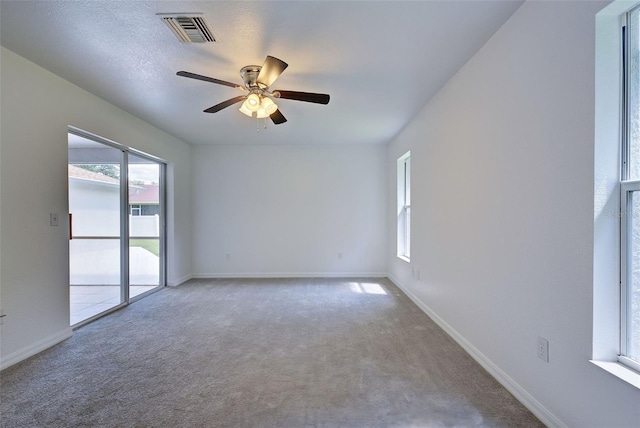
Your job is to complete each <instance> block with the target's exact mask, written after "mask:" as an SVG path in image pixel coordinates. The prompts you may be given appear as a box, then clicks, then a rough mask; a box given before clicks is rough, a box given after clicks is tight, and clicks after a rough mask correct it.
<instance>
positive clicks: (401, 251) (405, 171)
mask: <svg viewBox="0 0 640 428" xmlns="http://www.w3.org/2000/svg"><path fill="white" fill-rule="evenodd" d="M397 197H398V205H397V207H398V209H397V219H398V224H397V246H396V256H397V257H398V258H399V259H401V260H404V261H405V262H410V261H411V223H410V222H411V217H409V226H408V227H407V225H406V219H407V211H409V212H410V210H411V151H408V152H407V153H405V154H404V155H402V156H400V157H399V158H398V162H397ZM407 199H409V203H408V204H407V203H406V202H407ZM410 215H411V214H409V216H410Z"/></svg>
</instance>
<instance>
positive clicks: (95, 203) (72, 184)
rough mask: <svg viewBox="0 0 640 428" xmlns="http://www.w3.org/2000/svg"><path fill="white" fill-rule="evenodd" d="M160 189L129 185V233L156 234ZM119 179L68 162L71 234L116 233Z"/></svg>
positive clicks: (108, 234)
mask: <svg viewBox="0 0 640 428" xmlns="http://www.w3.org/2000/svg"><path fill="white" fill-rule="evenodd" d="M159 195H160V189H159V186H158V185H157V184H130V185H129V215H130V219H129V228H130V235H131V236H154V237H156V236H159V225H160V218H159V216H160V196H159ZM119 207H120V180H119V179H117V178H113V177H110V176H108V175H105V174H101V173H99V172H94V171H89V170H87V169H84V168H81V167H78V166H76V165H72V164H70V165H69V212H70V213H71V214H72V218H73V229H72V230H73V235H74V236H119V234H120V212H119Z"/></svg>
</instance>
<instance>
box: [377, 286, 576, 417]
mask: <svg viewBox="0 0 640 428" xmlns="http://www.w3.org/2000/svg"><path fill="white" fill-rule="evenodd" d="M387 277H388V278H389V279H390V280H391V282H393V283H394V284H395V285H396V286H397V287H398V288H399V289H400V290H401V291H402V292H403V293H404V294H405V295H406V296H407V297H409V299H411V300H412V301H413V303H415V304H416V305H417V306H418V307H419V308H420V309H421V310H422V311H423V312H424V313H426V314H427V315H428V316H429V318H431V319H432V320H433V321H434V322H435V323H436V324H438V326H440V328H442V329H443V330H444V331H445V332H446V333H447V334H448V335H449V336H451V338H453V340H455V341H456V342H457V343H458V345H460V346H461V347H462V348H463V349H464V350H465V351H466V352H467V353H468V354H469V355H470V356H471V357H472V358H473V359H474V360H476V361H477V362H478V363H479V364H480V365H481V366H482V367H483V368H484V369H485V370H486V371H487V372H489V374H490V375H491V376H493V377H494V378H495V379H496V380H497V381H498V382H499V383H500V384H501V385H502V386H504V387H505V388H506V389H507V391H509V392H510V393H511V394H512V395H513V396H514V397H516V399H517V400H518V401H520V402H521V403H522V404H523V405H524V406H525V407H526V408H527V409H529V410H530V411H531V413H533V414H534V415H535V416H536V417H537V418H538V419H540V420H541V421H542V423H544V424H545V425H546V426H548V427H554V428H568V426H567V425H566V424H565V423H563V422H562V421H561V420H560V419H558V417H557V416H556V415H554V414H553V413H551V412H550V411H549V409H547V408H546V407H544V406H543V405H542V404H541V403H540V402H539V401H538V400H536V399H535V398H534V397H533V396H532V395H531V394H529V393H528V392H527V391H526V390H525V389H524V388H522V386H520V385H519V384H518V383H517V382H516V381H514V380H513V379H512V378H511V377H509V375H507V374H506V373H505V372H504V371H502V370H501V369H500V368H499V367H498V366H497V365H495V364H494V363H493V361H491V360H490V359H489V358H487V357H486V356H485V355H484V354H483V353H482V352H480V351H479V350H478V349H477V348H476V347H475V346H473V345H472V344H471V343H470V342H469V341H468V340H467V339H465V338H464V337H463V336H462V335H461V334H460V333H458V332H457V331H456V330H455V329H454V328H453V327H451V326H450V325H449V324H448V323H447V322H446V321H445V320H443V319H442V318H440V317H439V316H438V314H436V313H435V312H434V311H433V310H431V308H429V306H427V305H426V304H425V303H424V302H422V301H421V300H420V299H419V298H418V297H417V296H416V295H415V294H413V293H412V292H411V291H409V289H407V288H406V287H404V286H403V285H402V284H401V283H400V281H398V280H397V279H396V278H394V277H393V276H392V275H387Z"/></svg>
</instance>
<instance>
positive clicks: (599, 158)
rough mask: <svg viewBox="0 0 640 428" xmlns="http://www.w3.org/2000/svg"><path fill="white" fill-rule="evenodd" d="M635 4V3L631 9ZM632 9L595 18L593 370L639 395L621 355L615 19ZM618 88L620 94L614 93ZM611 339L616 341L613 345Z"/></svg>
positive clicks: (622, 6) (625, 6)
mask: <svg viewBox="0 0 640 428" xmlns="http://www.w3.org/2000/svg"><path fill="white" fill-rule="evenodd" d="M636 4H637V3H636ZM633 6H634V4H632V3H631V2H628V1H621V0H616V1H614V2H612V3H611V4H609V5H608V6H606V7H605V8H604V9H603V10H602V11H600V12H599V13H598V14H597V15H596V97H595V98H596V101H597V102H596V106H595V107H596V122H595V124H596V129H595V137H596V138H595V159H594V161H595V171H594V172H595V183H594V199H595V201H594V202H595V203H594V228H595V230H594V232H595V236H594V288H593V303H594V309H593V355H592V359H591V360H590V361H591V363H593V364H594V365H595V366H597V367H599V368H601V369H603V370H605V371H607V372H608V373H610V374H612V375H613V376H615V377H617V378H618V379H620V380H623V381H624V382H627V383H628V384H630V385H632V386H633V387H635V388H638V389H640V371H638V370H636V369H633V368H632V365H631V364H628V365H625V364H624V363H625V361H624V357H620V356H619V354H620V351H621V343H620V342H621V340H620V338H621V336H620V333H621V332H620V329H621V328H620V327H621V325H622V322H621V318H620V317H621V313H620V312H621V309H622V305H621V280H622V273H621V257H622V254H621V251H620V250H621V249H622V243H621V239H620V238H621V235H620V234H621V227H622V223H623V222H622V214H623V213H624V211H623V210H622V209H623V204H622V203H621V196H622V195H623V192H622V190H621V187H622V186H621V184H620V178H621V177H620V171H621V165H622V162H621V153H620V150H619V146H620V145H619V144H611V143H612V142H613V141H620V138H621V137H620V136H621V129H620V128H621V127H620V123H621V122H622V118H623V108H622V102H621V98H620V94H622V90H621V89H622V81H623V80H622V76H623V74H622V72H621V71H622V70H621V68H622V67H621V63H622V60H621V57H620V52H621V51H622V50H621V43H620V42H621V37H620V33H621V32H620V28H621V24H622V19H621V17H623V16H625V15H626V12H627V11H629V10H631V9H633ZM616 88H619V89H620V90H618V91H617V90H616ZM616 338H617V339H616Z"/></svg>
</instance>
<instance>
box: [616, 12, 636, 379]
mask: <svg viewBox="0 0 640 428" xmlns="http://www.w3.org/2000/svg"><path fill="white" fill-rule="evenodd" d="M623 37H624V43H623V45H624V46H625V49H624V56H623V69H624V73H625V78H624V85H623V87H624V94H623V96H624V103H623V104H624V109H623V111H624V115H623V124H622V125H623V126H622V129H623V132H622V157H621V158H622V165H621V168H620V171H621V185H620V189H621V195H620V201H621V202H620V203H621V205H622V207H621V208H622V213H623V215H622V216H621V224H620V227H621V231H622V233H621V237H622V239H621V246H622V248H621V255H622V257H621V258H620V259H621V264H622V266H621V272H622V278H621V289H620V294H621V299H620V302H621V306H620V314H621V316H620V320H621V323H620V332H621V333H620V357H619V361H620V362H621V363H623V364H626V365H628V366H630V367H631V368H634V369H636V370H638V371H640V47H639V43H640V8H636V9H633V10H632V11H630V12H629V13H627V16H626V25H625V27H624V29H623Z"/></svg>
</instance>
